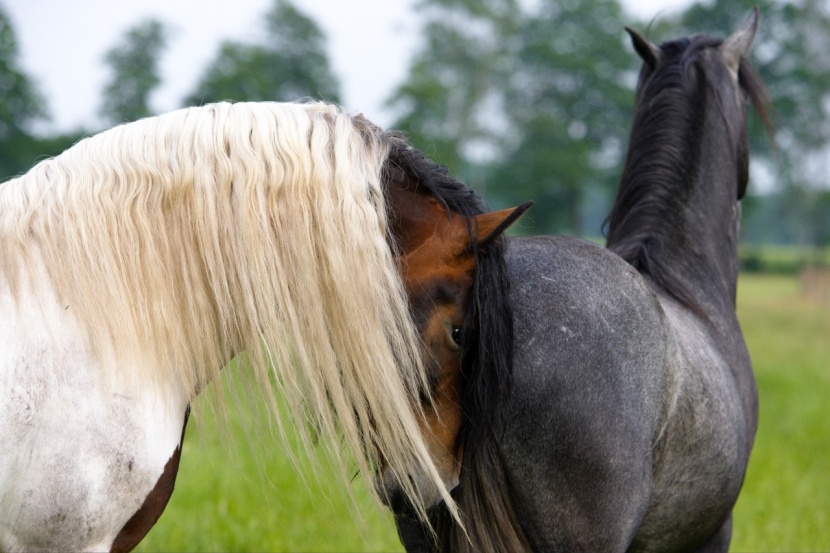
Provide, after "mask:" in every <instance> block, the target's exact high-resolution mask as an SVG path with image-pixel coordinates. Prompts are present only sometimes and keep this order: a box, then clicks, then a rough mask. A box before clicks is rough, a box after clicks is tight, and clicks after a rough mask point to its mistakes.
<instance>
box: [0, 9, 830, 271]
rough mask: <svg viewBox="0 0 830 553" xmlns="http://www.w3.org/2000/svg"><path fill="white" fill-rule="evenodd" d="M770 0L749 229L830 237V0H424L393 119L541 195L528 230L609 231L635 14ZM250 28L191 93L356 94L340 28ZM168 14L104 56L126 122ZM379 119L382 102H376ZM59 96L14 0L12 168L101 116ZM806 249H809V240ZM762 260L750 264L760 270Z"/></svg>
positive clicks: (455, 161)
mask: <svg viewBox="0 0 830 553" xmlns="http://www.w3.org/2000/svg"><path fill="white" fill-rule="evenodd" d="M755 4H759V6H760V10H761V29H760V31H759V33H758V36H757V39H756V43H755V47H754V50H753V55H752V61H753V63H754V64H755V65H756V67H757V68H758V70H759V72H760V73H761V75H762V77H763V79H764V81H765V82H766V84H767V87H768V92H769V95H770V98H771V100H772V106H773V109H774V117H773V119H774V123H775V132H774V140H771V139H770V137H768V136H767V135H766V134H765V133H764V132H763V128H762V125H760V124H759V122H758V120H757V118H755V119H753V120H752V125H751V135H752V136H751V138H752V160H753V161H752V177H753V179H752V180H753V182H752V185H751V187H750V195H749V197H748V198H747V200H746V201H745V202H744V227H743V239H744V241H745V242H746V243H749V244H761V243H764V244H797V245H799V246H801V247H802V248H807V249H804V251H810V250H809V248H826V247H827V245H828V243H830V151H828V147H829V146H830V121H828V119H829V118H830V4H828V3H827V2H826V1H825V0H799V1H798V2H790V1H782V0H760V1H758V0H728V1H727V0H716V1H706V2H698V3H693V4H690V5H689V7H688V8H687V9H686V10H685V11H680V12H673V15H660V16H659V17H658V18H656V19H655V20H654V21H652V22H648V21H637V20H636V19H635V18H634V17H633V16H631V15H630V14H628V13H627V11H626V10H625V5H624V3H622V2H621V1H620V0H533V1H528V0H420V1H419V2H418V3H417V4H416V5H415V8H414V10H413V14H414V15H415V16H416V17H418V18H419V20H420V22H421V41H420V46H419V47H418V49H417V50H416V51H415V52H414V53H413V55H412V58H411V59H410V60H409V64H408V71H407V74H406V76H405V78H404V79H403V80H402V82H400V83H398V84H397V86H396V87H395V88H394V90H393V91H392V93H391V94H390V97H389V98H388V103H387V105H388V108H389V109H390V110H391V111H392V113H394V114H395V123H394V124H393V127H394V128H397V129H399V130H403V131H405V132H406V133H408V135H409V136H410V139H411V141H412V143H413V144H414V145H415V146H416V147H418V148H420V149H422V150H424V151H426V152H427V153H428V154H429V155H430V156H431V157H432V158H433V159H434V160H435V161H437V162H440V163H443V164H446V165H447V166H449V167H450V169H451V171H452V172H453V173H454V174H456V175H457V176H459V177H460V178H462V179H463V180H465V181H466V182H467V183H468V184H470V185H471V186H473V187H475V188H476V189H477V190H478V191H479V192H481V193H482V194H483V195H484V197H485V198H486V199H487V201H488V202H489V204H490V205H491V207H492V208H501V207H507V206H509V205H513V204H517V203H519V202H522V201H524V200H525V199H528V198H532V199H534V200H536V202H537V205H536V207H535V208H534V209H533V210H532V212H531V215H530V218H529V220H528V221H526V222H525V223H524V224H523V225H522V226H521V227H520V228H519V229H518V232H526V233H568V234H575V235H579V236H586V237H591V238H598V237H600V236H601V232H602V231H601V227H602V222H603V220H604V217H605V215H606V213H607V212H608V210H609V208H610V204H611V201H612V199H613V197H614V189H615V186H616V184H617V179H618V178H619V173H620V168H621V166H622V160H623V156H624V155H625V150H626V145H627V137H628V133H629V129H630V119H631V114H632V105H633V88H634V84H635V83H636V78H637V72H638V70H639V60H638V59H637V57H636V55H635V54H634V53H633V51H632V49H631V48H630V46H629V44H628V37H627V35H626V34H625V32H624V31H623V26H624V25H629V26H632V27H634V28H636V29H638V30H640V31H641V32H643V33H644V34H646V35H647V36H649V37H650V38H651V40H652V41H654V42H658V43H659V42H660V41H662V40H666V39H672V38H675V37H677V36H680V35H685V34H690V33H695V32H705V33H714V34H720V35H722V36H725V35H726V34H728V33H729V32H731V30H732V29H733V28H734V27H735V26H736V25H737V24H739V23H740V22H741V21H742V20H743V18H744V17H746V15H747V14H748V12H749V10H750V9H751V8H752V6H754V5H755ZM263 22H264V24H263V26H262V30H261V32H260V33H259V34H258V35H257V34H252V35H251V37H249V39H248V41H247V42H238V41H225V42H223V43H222V44H219V45H217V50H216V54H215V56H214V57H213V59H212V61H211V62H210V63H209V64H208V65H207V67H205V68H204V69H203V71H202V73H201V75H202V76H201V78H200V79H199V81H198V82H196V83H194V84H193V88H192V92H190V93H189V94H187V95H186V97H185V98H183V100H182V105H183V106H184V105H195V104H201V103H206V102H212V101H217V100H237V101H242V100H279V101H288V100H296V99H301V98H319V99H324V100H327V101H331V102H338V101H340V99H341V90H340V89H341V86H340V82H339V80H338V78H337V76H336V74H335V72H334V71H333V69H332V66H331V64H330V62H329V53H328V51H327V40H326V36H325V33H324V32H323V31H322V30H321V28H320V27H319V26H318V25H317V24H316V23H315V21H314V20H313V19H312V18H310V17H309V16H308V15H306V14H305V13H303V12H302V11H301V9H299V8H298V7H296V6H295V5H293V4H291V3H290V2H289V1H288V0H275V1H274V2H273V4H272V7H271V9H270V10H269V11H268V12H267V13H265V14H263ZM169 34H170V33H169V30H168V28H167V25H166V24H165V23H164V22H162V21H157V20H147V21H143V22H140V23H138V24H137V25H135V26H134V27H132V28H131V29H129V30H128V31H127V32H126V33H125V34H124V35H123V36H122V38H121V39H120V41H119V42H118V43H116V44H114V45H113V46H112V48H111V49H110V50H109V52H108V54H107V55H106V57H105V59H104V63H105V64H106V68H107V70H108V74H109V79H108V81H107V83H106V85H105V86H104V88H103V90H102V91H101V98H100V103H99V105H100V110H99V111H100V114H101V115H102V116H103V117H104V119H105V120H106V121H107V122H108V123H110V124H117V123H121V122H125V121H131V120H135V119H138V118H140V117H144V116H147V115H152V114H153V113H151V109H150V107H149V102H148V98H149V97H150V95H151V94H152V93H153V91H154V90H155V89H156V88H157V87H158V86H159V85H160V84H161V80H160V76H159V75H160V73H159V60H160V58H161V56H163V55H164V52H165V49H166V47H167V39H168V36H169ZM369 116H370V117H371V114H369ZM48 117H49V109H48V99H47V98H45V97H43V95H42V94H41V93H40V92H39V91H38V90H37V87H36V86H35V85H34V84H33V81H32V79H31V78H30V77H29V76H27V74H26V70H25V67H21V64H20V54H19V51H18V45H17V41H16V38H15V32H14V29H13V28H12V25H11V22H10V20H9V18H8V17H7V15H6V13H5V12H4V10H3V8H2V4H0V177H2V178H6V177H9V176H13V175H16V174H18V173H20V172H22V171H25V170H26V169H28V168H29V167H30V166H31V165H32V164H33V163H34V162H36V161H37V160H38V159H40V158H42V157H45V156H49V155H54V154H57V153H59V152H60V151H62V150H63V149H65V148H66V147H68V146H70V145H71V144H72V143H73V142H75V141H76V140H77V139H79V138H80V137H82V136H84V135H86V134H90V133H92V132H96V131H98V130H100V129H95V128H88V129H79V130H78V131H76V132H74V133H69V134H63V135H56V136H44V135H42V134H37V133H35V132H34V131H33V129H34V128H35V126H36V124H37V123H38V122H39V121H44V120H48ZM805 255H807V254H805ZM762 264H763V263H762V261H760V260H758V259H756V260H755V261H754V263H750V264H749V268H753V267H755V268H757V267H760V266H761V265H762Z"/></svg>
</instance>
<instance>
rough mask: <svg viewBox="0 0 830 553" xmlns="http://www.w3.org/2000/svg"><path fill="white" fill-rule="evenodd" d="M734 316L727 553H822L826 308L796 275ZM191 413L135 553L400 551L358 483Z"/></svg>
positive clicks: (826, 501) (829, 511)
mask: <svg viewBox="0 0 830 553" xmlns="http://www.w3.org/2000/svg"><path fill="white" fill-rule="evenodd" d="M738 313H739V316H740V319H741V323H742V325H743V328H744V333H745V336H746V340H747V343H748V346H749V350H750V352H751V354H752V358H753V362H754V365H755V370H756V374H757V378H758V386H759V390H760V396H761V415H760V427H759V431H758V436H757V440H756V444H755V450H754V452H753V455H752V459H751V462H750V467H749V472H748V474H747V479H746V483H745V486H744V490H743V493H742V495H741V498H740V500H739V501H738V505H737V508H736V510H735V526H734V534H733V542H732V550H733V551H736V552H761V551H764V552H773V551H781V552H784V551H786V552H794V551H830V417H829V416H828V415H830V407H828V405H830V402H828V401H827V399H826V398H827V395H828V390H830V306H827V305H825V306H817V305H812V304H810V302H808V301H806V300H804V299H803V298H801V297H800V294H799V288H798V281H797V279H796V278H794V277H784V276H763V275H747V276H742V278H741V282H740V286H739V297H738ZM198 407H199V406H197V408H198ZM196 416H197V417H199V423H200V426H201V428H197V425H196V424H194V422H191V424H190V427H189V429H188V434H187V437H186V439H185V445H184V454H183V457H182V464H181V468H180V471H179V478H178V481H177V484H176V492H175V493H174V495H173V498H172V500H171V501H170V504H169V505H168V507H167V510H166V511H165V513H164V515H163V516H162V517H161V519H160V520H159V523H158V524H157V525H156V527H155V528H154V529H153V530H152V531H151V532H150V534H149V535H148V537H147V538H146V539H145V540H144V542H143V543H142V544H141V545H140V546H139V548H138V550H139V551H292V552H300V551H309V552H335V551H342V552H346V551H351V552H356V551H401V550H402V548H401V546H400V543H399V542H398V539H397V535H396V533H395V529H394V525H393V524H392V520H391V518H390V517H389V515H388V513H386V512H385V511H384V510H382V509H381V508H380V507H378V506H377V505H376V504H375V503H374V501H373V500H372V499H371V497H370V495H369V493H368V491H367V488H366V486H365V482H364V481H362V480H361V479H356V480H355V481H354V483H353V485H352V489H353V491H354V501H352V499H350V498H349V496H348V494H347V493H346V492H345V486H344V485H343V482H342V479H341V478H340V477H339V476H338V475H337V474H336V473H334V472H333V471H332V470H331V468H330V467H328V468H327V466H326V465H325V463H323V464H322V466H321V468H320V469H319V470H318V471H316V472H313V471H311V469H310V463H309V462H307V461H303V460H302V459H301V460H300V461H299V464H300V466H301V468H300V470H299V471H298V470H297V469H296V468H295V467H294V466H293V464H292V462H291V461H290V459H289V458H288V457H287V456H286V455H284V454H283V452H282V447H281V446H280V444H279V442H277V441H275V440H274V439H273V438H271V437H262V436H268V432H267V429H265V430H263V431H262V432H260V434H259V436H260V437H256V436H255V435H254V436H248V437H246V432H245V431H244V428H243V427H245V426H246V425H245V424H244V423H243V422H242V418H241V417H239V416H237V415H235V414H233V411H232V414H231V416H230V419H229V420H230V423H229V426H230V428H229V434H230V435H233V436H234V439H233V440H227V439H223V438H222V437H221V436H222V432H220V431H219V430H218V429H217V428H215V425H214V422H213V417H211V416H210V415H207V416H205V415H200V414H199V413H197V414H196ZM356 513H360V514H359V516H358V515H357V514H356Z"/></svg>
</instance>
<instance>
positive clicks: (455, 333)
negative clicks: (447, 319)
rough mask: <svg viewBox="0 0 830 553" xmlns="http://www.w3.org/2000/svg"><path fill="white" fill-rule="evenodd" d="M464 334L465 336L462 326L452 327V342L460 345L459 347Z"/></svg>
mask: <svg viewBox="0 0 830 553" xmlns="http://www.w3.org/2000/svg"><path fill="white" fill-rule="evenodd" d="M462 334H463V331H462V330H461V327H460V326H454V327H452V341H453V342H455V343H456V344H458V345H459V346H460V345H461V342H462V338H463V336H462Z"/></svg>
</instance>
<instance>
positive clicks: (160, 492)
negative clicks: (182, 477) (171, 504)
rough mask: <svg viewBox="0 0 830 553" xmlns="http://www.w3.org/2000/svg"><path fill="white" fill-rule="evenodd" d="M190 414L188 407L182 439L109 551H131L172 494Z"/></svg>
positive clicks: (142, 537)
mask: <svg viewBox="0 0 830 553" xmlns="http://www.w3.org/2000/svg"><path fill="white" fill-rule="evenodd" d="M189 415H190V407H188V408H187V411H185V414H184V424H183V425H182V439H181V441H180V442H179V446H178V447H177V448H176V450H175V451H174V452H173V455H172V456H171V457H170V460H169V461H167V464H166V465H165V466H164V471H163V472H162V473H161V476H160V477H159V479H158V482H156V485H155V487H154V488H153V489H152V491H151V492H150V493H149V494H148V495H147V498H146V499H145V500H144V503H143V504H142V505H141V507H140V508H139V509H138V511H136V513H135V514H134V515H133V516H132V518H130V520H128V521H127V524H125V525H124V527H123V528H122V529H121V531H120V532H119V533H118V535H117V536H116V537H115V540H114V541H113V542H112V547H111V549H110V551H111V553H122V552H126V551H132V549H133V548H134V547H135V546H136V545H138V544H139V542H140V541H141V540H143V539H144V536H146V535H147V532H149V531H150V529H151V528H152V527H153V526H154V525H155V524H156V522H157V521H158V519H159V517H161V513H163V512H164V508H165V507H167V502H168V501H170V496H171V495H173V488H174V486H175V484H176V474H177V473H178V472H179V460H180V458H181V454H182V443H183V442H184V431H185V429H186V428H187V419H188V417H189Z"/></svg>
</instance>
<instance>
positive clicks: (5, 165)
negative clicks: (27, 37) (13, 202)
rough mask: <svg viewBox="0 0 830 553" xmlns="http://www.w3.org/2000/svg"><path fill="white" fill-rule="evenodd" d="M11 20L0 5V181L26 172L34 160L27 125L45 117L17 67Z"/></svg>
mask: <svg viewBox="0 0 830 553" xmlns="http://www.w3.org/2000/svg"><path fill="white" fill-rule="evenodd" d="M19 57H20V52H19V49H18V45H17V37H16V35H15V32H14V29H13V28H12V24H11V21H10V20H9V17H8V15H7V14H6V12H5V10H3V8H2V6H0V179H3V180H5V178H7V177H10V176H14V175H16V174H18V173H20V172H22V171H24V170H26V169H28V168H29V166H30V165H31V164H32V162H33V161H34V159H35V158H36V157H37V155H38V153H37V144H36V140H35V139H34V138H33V137H32V135H31V134H30V131H31V126H32V125H33V124H34V123H35V122H37V121H38V120H45V119H46V118H47V110H46V102H45V100H44V99H43V97H42V96H41V94H40V92H39V91H38V90H37V88H36V87H35V84H34V83H33V82H32V80H31V79H30V78H29V77H28V76H27V75H26V74H25V72H24V71H23V70H22V69H21V68H20V66H19Z"/></svg>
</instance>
